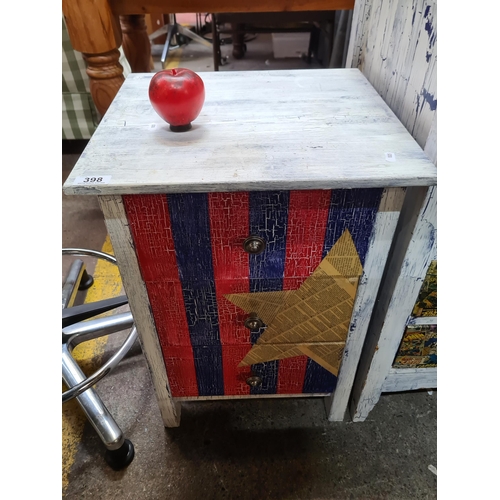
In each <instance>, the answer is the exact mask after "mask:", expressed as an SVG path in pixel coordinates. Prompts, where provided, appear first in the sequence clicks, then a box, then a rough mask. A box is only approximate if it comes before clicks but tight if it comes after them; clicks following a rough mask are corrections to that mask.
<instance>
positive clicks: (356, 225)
mask: <svg viewBox="0 0 500 500" xmlns="http://www.w3.org/2000/svg"><path fill="white" fill-rule="evenodd" d="M382 192H383V189H382V188H368V189H336V190H333V191H332V198H331V201H330V209H329V212H328V223H327V226H326V234H325V243H324V247H323V258H325V257H326V255H327V253H328V252H329V251H330V250H331V249H332V247H333V245H334V244H335V242H336V241H337V240H338V239H339V238H340V236H341V235H342V233H343V232H344V231H345V230H346V229H348V230H349V232H350V233H351V236H352V239H353V241H354V245H355V246H356V250H357V251H358V254H359V259H360V260H361V264H362V265H364V263H365V259H366V254H367V252H368V244H369V242H370V236H371V233H372V230H373V225H374V224H375V218H376V216H377V212H378V207H379V205H380V199H381V197H382ZM336 384H337V377H336V376H335V375H333V373H330V372H329V371H328V370H325V369H324V368H323V367H322V366H320V365H318V363H316V362H315V361H313V360H312V359H308V360H307V368H306V374H305V377H304V387H303V392H304V393H314V392H332V391H333V390H334V389H335V386H336Z"/></svg>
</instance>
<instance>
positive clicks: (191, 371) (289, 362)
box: [164, 345, 337, 397]
mask: <svg viewBox="0 0 500 500" xmlns="http://www.w3.org/2000/svg"><path fill="white" fill-rule="evenodd" d="M248 349H249V346H245V345H241V346H236V345H228V346H219V347H217V346H194V347H188V346H168V347H166V348H165V349H164V356H165V362H166V366H167V374H168V380H169V384H170V389H171V391H172V395H173V396H174V397H198V396H246V395H259V394H304V393H306V394H321V393H323V394H326V393H331V392H332V391H333V390H334V389H335V385H336V381H337V379H336V377H335V376H334V375H333V374H332V373H330V372H329V371H327V370H325V369H323V368H322V367H321V366H320V365H316V366H319V367H320V368H322V369H321V370H317V369H316V370H315V369H311V365H312V363H313V361H312V360H311V359H310V358H308V357H307V356H306V355H301V356H299V357H294V358H289V359H284V360H280V361H279V362H278V361H269V362H264V363H258V364H255V365H252V366H239V364H240V361H241V359H242V358H243V357H244V356H245V355H246V353H247V352H248ZM250 377H258V381H259V382H260V384H259V385H257V386H256V387H251V386H250V385H249V383H248V382H247V381H248V380H249V378H250Z"/></svg>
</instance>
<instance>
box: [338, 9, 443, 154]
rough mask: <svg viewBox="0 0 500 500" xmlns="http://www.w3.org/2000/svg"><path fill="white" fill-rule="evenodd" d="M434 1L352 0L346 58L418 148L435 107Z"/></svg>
mask: <svg viewBox="0 0 500 500" xmlns="http://www.w3.org/2000/svg"><path fill="white" fill-rule="evenodd" d="M436 30H437V2H436V0H356V3H355V6H354V11H353V21H352V29H351V38H350V41H349V49H348V53H347V63H346V65H347V66H348V67H352V68H359V69H360V70H361V71H362V72H363V74H364V75H365V76H366V77H367V79H368V80H369V81H370V83H371V84H372V85H373V86H374V87H375V89H376V90H377V91H378V93H379V94H380V95H381V96H382V97H383V99H384V100H385V102H387V104H388V105H389V107H390V108H391V109H392V110H393V111H394V113H395V114H396V116H397V117H398V118H399V119H400V120H401V122H402V123H403V124H404V125H405V127H406V128H407V129H408V131H409V132H410V133H411V134H412V136H413V137H414V138H415V139H416V141H417V142H418V144H420V145H421V146H422V147H424V144H425V141H426V139H427V136H428V133H429V129H430V127H431V123H432V120H433V115H434V112H435V109H436V107H437V74H436V73H437V31H436Z"/></svg>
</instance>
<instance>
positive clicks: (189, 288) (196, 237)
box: [167, 193, 224, 396]
mask: <svg viewBox="0 0 500 500" xmlns="http://www.w3.org/2000/svg"><path fill="white" fill-rule="evenodd" d="M167 202H168V208H169V212H170V221H171V226H172V236H173V240H174V246H175V253H176V259H177V266H178V269H179V278H180V281H181V285H182V294H183V297H184V305H185V310H186V317H187V322H188V328H189V336H190V339H191V345H192V347H193V353H194V365H195V370H196V380H197V383H198V391H199V395H200V396H219V395H224V377H223V372H222V350H221V343H220V334H219V315H218V310H217V300H216V295H215V283H214V272H213V266H212V245H211V239H210V220H209V210H208V197H207V195H206V194H205V193H192V194H191V193H190V194H169V195H167ZM203 346H205V347H203ZM205 363H209V364H210V366H209V367H207V365H206V364H205Z"/></svg>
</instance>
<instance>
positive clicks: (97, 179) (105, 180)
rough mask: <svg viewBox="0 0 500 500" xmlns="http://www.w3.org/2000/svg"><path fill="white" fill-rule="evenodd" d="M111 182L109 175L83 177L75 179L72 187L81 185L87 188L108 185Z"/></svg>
mask: <svg viewBox="0 0 500 500" xmlns="http://www.w3.org/2000/svg"><path fill="white" fill-rule="evenodd" d="M110 181H111V175H85V176H83V177H77V178H76V179H75V182H73V185H75V184H83V185H88V186H95V185H96V184H109V183H110Z"/></svg>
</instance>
